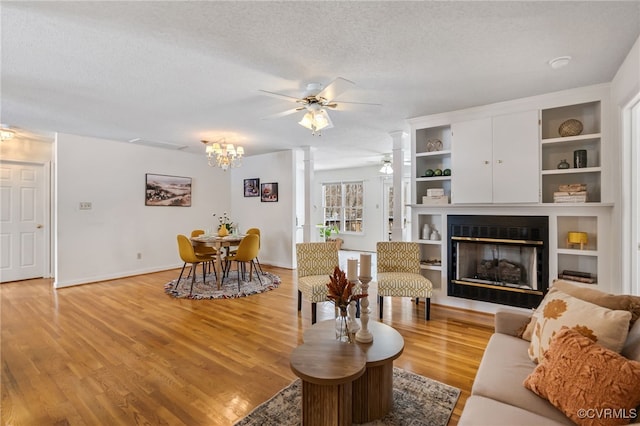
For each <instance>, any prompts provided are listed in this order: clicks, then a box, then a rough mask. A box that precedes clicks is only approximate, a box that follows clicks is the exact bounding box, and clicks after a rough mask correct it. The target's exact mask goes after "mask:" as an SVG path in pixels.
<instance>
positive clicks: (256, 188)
mask: <svg viewBox="0 0 640 426" xmlns="http://www.w3.org/2000/svg"><path fill="white" fill-rule="evenodd" d="M244 196H245V197H259V196H260V179H257V178H256V179H245V180H244Z"/></svg>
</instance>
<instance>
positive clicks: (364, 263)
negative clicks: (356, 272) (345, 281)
mask: <svg viewBox="0 0 640 426" xmlns="http://www.w3.org/2000/svg"><path fill="white" fill-rule="evenodd" d="M360 276H361V277H370V276H371V255H370V254H365V253H361V254H360Z"/></svg>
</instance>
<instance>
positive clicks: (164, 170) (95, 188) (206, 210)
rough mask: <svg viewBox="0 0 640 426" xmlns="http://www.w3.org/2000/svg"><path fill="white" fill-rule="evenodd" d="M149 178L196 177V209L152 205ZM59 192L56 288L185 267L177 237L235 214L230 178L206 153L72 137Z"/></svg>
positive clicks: (59, 156) (65, 138)
mask: <svg viewBox="0 0 640 426" xmlns="http://www.w3.org/2000/svg"><path fill="white" fill-rule="evenodd" d="M146 173H156V174H166V175H175V176H186V177H191V178H192V179H193V180H192V206H191V207H151V206H145V203H144V188H145V174H146ZM55 188H56V190H55V192H56V202H55V205H56V207H57V212H56V216H55V224H56V229H55V232H56V237H57V239H56V244H55V253H56V258H57V264H56V270H55V286H56V287H64V286H69V285H75V284H83V283H88V282H93V281H100V280H107V279H113V278H119V277H124V276H130V275H136V274H142V273H147V272H152V271H158V270H165V269H169V268H172V267H178V266H182V261H181V260H180V258H179V256H178V248H177V243H176V235H177V234H185V235H189V234H190V233H191V230H192V229H196V228H206V227H210V226H213V223H214V222H213V217H212V214H213V213H214V212H222V211H225V210H226V211H230V210H231V209H230V207H231V206H230V202H229V200H230V173H229V172H223V171H222V170H220V169H217V168H212V167H209V166H207V161H206V158H205V156H204V154H203V155H201V156H197V155H194V154H189V153H184V152H181V151H172V150H166V149H160V148H151V147H145V146H139V145H131V144H128V143H122V142H115V141H109V140H102V139H95V138H88V137H82V136H74V135H67V134H59V135H58V138H57V142H56V159H55ZM81 201H83V202H84V201H88V202H91V203H92V207H93V208H92V209H91V210H80V209H79V203H80V202H81ZM137 253H141V254H142V259H140V260H138V259H137Z"/></svg>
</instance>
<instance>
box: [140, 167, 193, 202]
mask: <svg viewBox="0 0 640 426" xmlns="http://www.w3.org/2000/svg"><path fill="white" fill-rule="evenodd" d="M144 205H145V206H177V207H191V178H190V177H181V176H168V175H156V174H152V173H147V174H146V175H145V198H144Z"/></svg>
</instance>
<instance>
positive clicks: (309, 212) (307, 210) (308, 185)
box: [302, 146, 315, 243]
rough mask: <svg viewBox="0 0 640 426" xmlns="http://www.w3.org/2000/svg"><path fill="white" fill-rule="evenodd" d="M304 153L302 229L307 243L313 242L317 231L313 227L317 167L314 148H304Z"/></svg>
mask: <svg viewBox="0 0 640 426" xmlns="http://www.w3.org/2000/svg"><path fill="white" fill-rule="evenodd" d="M303 151H304V225H303V227H302V235H303V237H302V238H303V241H304V242H305V243H308V242H311V241H313V239H312V238H311V235H312V232H313V231H314V230H315V227H314V225H313V203H314V202H315V199H314V197H313V195H314V194H313V193H314V191H313V188H314V177H313V176H314V173H313V169H314V167H315V165H314V162H313V148H311V147H310V146H305V147H303Z"/></svg>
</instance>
